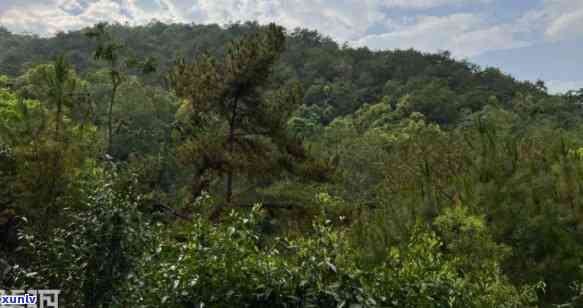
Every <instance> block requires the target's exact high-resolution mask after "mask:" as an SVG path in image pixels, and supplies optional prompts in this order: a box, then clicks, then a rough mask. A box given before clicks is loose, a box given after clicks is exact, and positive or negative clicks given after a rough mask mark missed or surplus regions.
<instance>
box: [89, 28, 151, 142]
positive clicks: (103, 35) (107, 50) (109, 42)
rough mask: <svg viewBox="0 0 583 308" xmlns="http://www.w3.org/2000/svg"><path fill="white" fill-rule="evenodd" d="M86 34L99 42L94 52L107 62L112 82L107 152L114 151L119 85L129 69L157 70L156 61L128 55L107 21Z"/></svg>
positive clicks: (125, 77) (96, 56)
mask: <svg viewBox="0 0 583 308" xmlns="http://www.w3.org/2000/svg"><path fill="white" fill-rule="evenodd" d="M85 35H86V36H87V37H89V38H91V39H95V40H96V42H97V48H96V49H95V52H94V54H93V57H94V58H95V59H96V60H102V61H105V62H107V65H108V70H109V77H110V82H111V92H110V96H109V103H108V107H107V153H109V154H111V153H112V146H113V142H112V140H113V107H114V105H115V101H116V96H117V92H118V90H119V87H120V86H121V85H122V84H123V83H124V82H125V81H126V80H127V76H128V70H130V69H132V68H137V69H140V70H141V71H142V72H143V73H151V72H153V71H155V63H154V60H153V59H152V58H147V59H145V60H144V61H138V60H137V59H136V58H135V57H132V56H128V55H127V51H126V50H125V49H126V46H125V45H124V44H123V43H121V42H120V41H119V40H118V39H116V38H115V36H114V35H113V33H112V31H111V29H110V26H109V25H108V24H107V23H99V24H97V25H95V27H93V28H91V29H89V30H88V31H87V32H86V33H85Z"/></svg>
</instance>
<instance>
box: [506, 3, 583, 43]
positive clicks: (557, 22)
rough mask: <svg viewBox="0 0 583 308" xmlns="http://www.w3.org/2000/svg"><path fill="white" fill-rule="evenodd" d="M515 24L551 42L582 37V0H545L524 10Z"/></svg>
mask: <svg viewBox="0 0 583 308" xmlns="http://www.w3.org/2000/svg"><path fill="white" fill-rule="evenodd" d="M517 25H520V27H522V28H523V30H525V31H530V32H532V33H540V35H541V36H542V38H544V39H545V40H546V41H551V42H552V41H561V40H575V39H580V38H583V1H581V0H545V1H544V2H543V4H542V5H541V6H540V7H539V8H536V9H533V10H530V11H528V12H526V13H525V14H524V16H523V17H522V18H521V19H520V20H519V21H518V22H517Z"/></svg>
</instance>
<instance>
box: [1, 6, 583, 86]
mask: <svg viewBox="0 0 583 308" xmlns="http://www.w3.org/2000/svg"><path fill="white" fill-rule="evenodd" d="M152 19H157V20H161V21H172V22H188V23H190V22H195V23H219V24H224V23H229V22H234V21H246V20H256V21H259V22H260V23H267V22H271V21H275V22H277V23H279V24H282V25H284V26H286V27H288V28H295V27H306V28H311V29H317V30H319V31H320V32H322V33H324V34H327V35H329V36H331V37H332V38H334V39H336V40H337V41H339V42H340V43H343V42H348V43H349V44H351V45H353V46H368V47H369V48H371V49H375V50H376V49H393V48H409V47H413V48H416V49H419V50H422V51H428V52H434V51H439V50H449V51H451V52H452V54H453V55H454V56H455V57H456V58H459V59H468V60H470V61H472V62H475V63H477V64H480V65H483V66H497V67H500V68H501V69H502V70H503V71H505V72H507V73H510V74H511V75H513V76H514V77H516V78H518V79H529V80H535V79H542V80H544V81H545V82H547V85H548V87H549V88H550V90H551V91H553V92H561V91H565V90H568V89H579V88H583V0H0V24H1V25H3V26H5V27H7V28H8V29H10V30H12V31H15V32H28V33H36V34H39V35H43V36H50V35H52V34H54V33H56V32H57V31H67V30H73V29H79V28H82V27H84V26H87V25H91V24H94V23H96V22H99V21H110V22H113V21H119V22H128V23H131V24H140V23H146V22H148V21H150V20H152Z"/></svg>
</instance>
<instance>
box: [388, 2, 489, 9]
mask: <svg viewBox="0 0 583 308" xmlns="http://www.w3.org/2000/svg"><path fill="white" fill-rule="evenodd" d="M381 1H382V4H383V6H385V7H387V8H400V9H410V10H423V9H430V8H435V7H441V6H448V5H457V4H472V3H474V4H475V3H487V2H491V1H492V0H381Z"/></svg>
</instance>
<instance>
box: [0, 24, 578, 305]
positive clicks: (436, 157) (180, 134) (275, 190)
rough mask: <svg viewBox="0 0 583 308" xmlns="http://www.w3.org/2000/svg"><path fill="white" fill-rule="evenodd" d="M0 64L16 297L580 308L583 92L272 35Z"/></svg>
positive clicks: (48, 43)
mask: <svg viewBox="0 0 583 308" xmlns="http://www.w3.org/2000/svg"><path fill="white" fill-rule="evenodd" d="M87 36H89V37H90V38H91V39H90V40H87V39H86V37H87ZM122 42H123V43H122ZM0 45H1V46H3V47H4V46H6V48H3V49H2V50H0V71H1V72H0V73H2V74H9V76H4V75H0V275H1V276H0V283H1V284H2V286H7V287H14V288H25V287H31V286H32V287H34V288H58V289H62V290H63V292H64V293H63V296H64V297H65V298H66V300H67V303H69V304H70V305H73V306H87V307H202V306H203V303H204V306H212V307H232V306H247V307H256V306H257V307H261V306H264V307H334V306H336V307H476V308H481V307H535V306H540V307H548V306H552V304H555V303H565V305H563V306H559V307H578V305H580V301H581V294H580V293H581V286H580V285H579V284H577V283H576V282H577V281H582V280H583V274H582V273H581V272H580V271H578V267H579V266H580V265H581V264H583V247H582V244H581V243H583V204H582V202H583V201H582V200H583V196H582V193H583V187H582V186H581V183H582V180H583V159H582V155H581V152H582V148H583V139H582V138H581V130H582V128H583V125H582V122H581V115H582V114H583V108H582V107H581V106H583V105H582V104H581V101H582V99H581V98H582V97H583V96H582V94H581V93H582V91H572V92H569V93H567V94H565V95H550V94H548V93H547V90H546V87H545V85H544V83H542V82H540V81H537V82H534V83H533V82H520V81H517V80H514V79H513V78H512V77H510V76H508V75H505V74H504V73H502V72H501V71H500V70H498V69H495V68H484V69H482V68H480V67H478V66H476V65H474V64H472V63H469V62H466V61H458V60H455V59H453V58H452V57H451V54H450V53H449V52H441V53H437V54H424V53H420V52H417V51H415V50H393V51H371V50H368V49H367V48H358V49H354V48H350V47H348V46H338V44H336V43H335V42H334V41H333V40H331V39H330V38H327V37H324V36H322V35H320V34H319V33H317V32H315V31H309V30H305V29H297V30H294V31H292V32H287V33H286V31H285V30H284V29H283V28H281V27H279V26H276V25H273V24H271V25H265V26H262V25H259V24H257V23H246V24H239V23H236V24H231V25H228V26H226V27H219V26H217V25H209V26H201V25H179V24H172V25H165V24H162V23H159V22H152V23H150V24H148V25H144V26H136V27H129V26H124V25H119V24H98V25H96V26H94V27H92V28H89V29H85V30H83V31H72V32H69V33H66V34H65V33H61V34H58V35H56V36H55V37H53V38H38V37H29V36H21V35H14V34H11V33H9V32H8V31H6V30H4V29H1V28H0ZM64 51H67V57H66V58H65V57H64V56H58V55H60V54H62V53H63V52H64ZM91 55H92V56H91ZM180 55H188V56H189V57H192V58H193V59H194V60H193V61H192V62H191V63H187V62H186V61H184V60H177V61H174V62H173V59H174V58H176V56H180ZM153 58H158V59H160V60H159V63H157V62H158V61H154V60H152V59H153ZM178 58H179V59H180V58H181V57H178ZM49 59H50V60H51V61H52V60H53V59H54V62H50V63H49ZM138 59H143V60H138ZM47 63H48V64H47ZM73 67H75V68H76V70H75V69H73ZM154 68H157V70H154ZM145 73H151V74H149V75H145ZM166 73H169V74H166ZM18 76H20V77H18ZM159 81H164V82H165V84H164V85H163V86H160V85H158V84H157V83H158V82H159ZM168 88H170V90H168ZM303 90H305V92H304V91H303ZM104 150H105V152H106V153H107V154H106V155H103V154H104ZM257 203H262V204H263V206H262V207H255V208H254V209H253V210H251V212H250V213H249V212H248V211H249V209H250V208H251V207H252V206H253V205H254V204H257ZM217 209H219V210H220V209H223V211H222V212H223V213H228V212H229V211H228V210H231V209H235V210H234V211H232V212H231V214H229V215H223V216H221V215H218V213H219V210H217ZM209 218H210V219H209ZM219 218H220V219H219ZM545 285H546V287H545V288H543V286H545Z"/></svg>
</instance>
